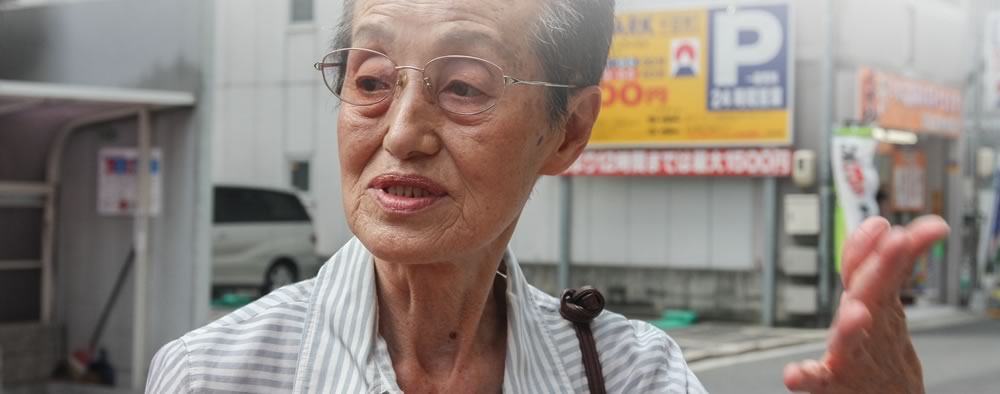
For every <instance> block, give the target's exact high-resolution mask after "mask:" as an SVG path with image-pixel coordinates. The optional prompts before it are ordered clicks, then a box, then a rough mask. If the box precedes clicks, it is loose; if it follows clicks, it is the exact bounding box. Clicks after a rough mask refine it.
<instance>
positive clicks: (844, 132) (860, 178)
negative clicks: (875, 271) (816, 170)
mask: <svg viewBox="0 0 1000 394" xmlns="http://www.w3.org/2000/svg"><path fill="white" fill-rule="evenodd" d="M877 148H878V141H876V140H875V139H874V138H872V129H870V128H844V129H840V130H838V131H837V132H836V133H835V134H834V136H833V144H832V146H831V150H832V151H831V156H832V161H833V183H834V187H835V188H836V190H837V207H836V215H835V218H834V220H835V222H834V225H835V232H834V243H835V245H836V246H835V260H834V261H836V263H837V272H840V260H841V255H842V252H843V250H842V249H843V245H844V240H846V239H847V234H849V233H851V232H852V231H854V230H855V229H857V228H858V226H860V225H861V222H863V221H864V220H865V219H867V218H868V217H870V216H877V215H878V214H879V207H878V202H877V201H875V194H876V193H877V192H878V187H879V179H878V170H877V169H876V168H875V152H876V149H877Z"/></svg>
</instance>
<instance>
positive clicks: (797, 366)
mask: <svg viewBox="0 0 1000 394" xmlns="http://www.w3.org/2000/svg"><path fill="white" fill-rule="evenodd" d="M832 377H833V374H832V373H830V370H829V369H828V368H826V367H825V366H823V364H820V363H819V362H818V361H815V360H806V361H802V362H799V363H792V364H788V365H787V366H785V372H784V381H785V387H788V389H789V390H791V391H805V392H816V391H819V390H821V389H822V388H824V387H826V386H828V385H829V384H830V382H831V381H832Z"/></svg>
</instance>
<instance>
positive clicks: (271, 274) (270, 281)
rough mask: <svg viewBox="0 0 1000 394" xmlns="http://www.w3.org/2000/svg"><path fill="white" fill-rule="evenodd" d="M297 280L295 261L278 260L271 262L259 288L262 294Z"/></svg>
mask: <svg viewBox="0 0 1000 394" xmlns="http://www.w3.org/2000/svg"><path fill="white" fill-rule="evenodd" d="M298 281H299V270H298V268H297V267H296V266H295V263H293V262H291V261H289V260H279V261H277V262H275V263H274V264H271V268H269V269H268V270H267V273H266V274H265V275H264V286H262V288H261V292H262V295H267V294H268V293H270V292H272V291H275V290H277V289H280V288H282V287H284V286H288V285H290V284H292V283H295V282H298Z"/></svg>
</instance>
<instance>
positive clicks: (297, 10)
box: [292, 0, 313, 23]
mask: <svg viewBox="0 0 1000 394" xmlns="http://www.w3.org/2000/svg"><path fill="white" fill-rule="evenodd" d="M312 20H313V0H292V22H293V23H296V22H312Z"/></svg>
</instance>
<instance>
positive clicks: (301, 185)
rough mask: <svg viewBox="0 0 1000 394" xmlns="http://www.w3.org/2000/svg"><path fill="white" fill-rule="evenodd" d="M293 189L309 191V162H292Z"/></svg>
mask: <svg viewBox="0 0 1000 394" xmlns="http://www.w3.org/2000/svg"><path fill="white" fill-rule="evenodd" d="M292 187H294V188H296V189H298V190H301V191H304V192H307V191H309V162H308V161H293V162H292Z"/></svg>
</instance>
